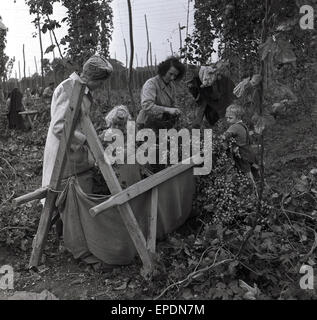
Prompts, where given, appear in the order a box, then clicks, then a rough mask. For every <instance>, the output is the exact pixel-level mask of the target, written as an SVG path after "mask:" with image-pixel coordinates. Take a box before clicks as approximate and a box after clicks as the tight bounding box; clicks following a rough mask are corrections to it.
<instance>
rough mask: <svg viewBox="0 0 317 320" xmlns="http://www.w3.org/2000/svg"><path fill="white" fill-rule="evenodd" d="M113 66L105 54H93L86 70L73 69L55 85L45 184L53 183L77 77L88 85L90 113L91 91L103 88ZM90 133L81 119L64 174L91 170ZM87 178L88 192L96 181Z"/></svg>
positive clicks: (84, 104)
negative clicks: (82, 124)
mask: <svg viewBox="0 0 317 320" xmlns="http://www.w3.org/2000/svg"><path fill="white" fill-rule="evenodd" d="M112 71H113V68H112V66H111V64H110V63H109V62H108V61H107V60H106V59H104V58H103V57H101V56H96V55H94V56H92V57H91V58H89V59H88V60H87V61H86V63H85V64H84V66H83V71H82V73H81V75H80V76H79V75H78V74H77V73H75V72H74V73H72V74H71V75H70V76H69V78H68V79H66V80H64V81H63V82H61V83H60V84H59V85H58V86H57V88H56V89H55V91H54V93H53V97H52V103H51V122H50V126H49V129H48V134H47V139H46V144H45V149H44V160H43V176H42V185H43V186H47V185H49V183H50V179H51V175H52V171H53V167H54V164H55V160H56V155H57V151H58V147H59V141H60V138H61V134H62V132H63V127H64V122H65V112H66V110H67V108H68V107H69V104H70V99H71V96H72V91H73V88H74V85H75V82H76V81H79V82H80V83H83V84H85V85H86V88H85V94H84V96H83V101H82V108H84V110H87V112H88V113H89V111H90V107H91V104H92V96H91V91H94V90H96V89H98V88H100V87H101V86H102V85H103V83H104V81H105V80H106V79H108V78H109V76H110V74H111V73H112ZM85 142H86V136H85V135H84V134H83V132H82V128H81V126H80V124H79V123H78V124H77V125H76V127H75V130H74V134H73V138H72V141H71V146H70V150H69V151H68V153H67V160H66V166H65V169H64V175H63V177H68V176H71V175H75V174H76V175H78V174H81V173H84V172H87V171H88V170H89V169H91V168H92V167H93V165H94V162H93V161H92V158H91V157H90V156H89V151H88V148H87V146H86V145H85ZM86 182H87V181H83V183H81V185H82V186H83V189H84V191H85V192H90V189H91V188H92V184H91V183H90V184H89V183H86Z"/></svg>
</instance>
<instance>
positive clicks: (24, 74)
mask: <svg viewBox="0 0 317 320" xmlns="http://www.w3.org/2000/svg"><path fill="white" fill-rule="evenodd" d="M23 76H24V79H25V78H26V73H25V50H24V44H23Z"/></svg>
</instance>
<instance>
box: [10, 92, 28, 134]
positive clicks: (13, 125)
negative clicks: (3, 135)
mask: <svg viewBox="0 0 317 320" xmlns="http://www.w3.org/2000/svg"><path fill="white" fill-rule="evenodd" d="M22 97H23V95H22V93H21V92H20V91H19V89H18V88H14V89H13V90H12V92H11V93H10V96H9V99H8V100H7V106H8V122H9V129H22V130H24V129H25V126H24V122H23V117H22V116H21V115H20V114H19V112H21V111H23V110H24V107H23V104H22Z"/></svg>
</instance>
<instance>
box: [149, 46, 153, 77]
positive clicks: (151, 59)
mask: <svg viewBox="0 0 317 320" xmlns="http://www.w3.org/2000/svg"><path fill="white" fill-rule="evenodd" d="M150 62H151V74H152V73H153V58H152V43H151V42H150Z"/></svg>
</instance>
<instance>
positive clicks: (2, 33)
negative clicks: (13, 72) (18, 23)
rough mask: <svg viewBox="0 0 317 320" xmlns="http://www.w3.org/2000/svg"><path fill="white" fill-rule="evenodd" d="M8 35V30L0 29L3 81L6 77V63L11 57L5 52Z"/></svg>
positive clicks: (1, 73) (0, 70) (0, 56)
mask: <svg viewBox="0 0 317 320" xmlns="http://www.w3.org/2000/svg"><path fill="white" fill-rule="evenodd" d="M6 36H7V30H3V29H0V80H2V81H3V80H4V79H6V75H7V71H6V70H7V69H6V64H7V62H8V60H9V57H8V56H7V55H6V54H5V53H4V50H5V47H6V43H7V40H6Z"/></svg>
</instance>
